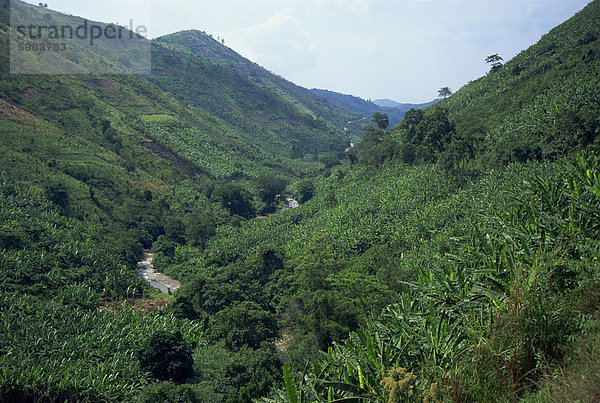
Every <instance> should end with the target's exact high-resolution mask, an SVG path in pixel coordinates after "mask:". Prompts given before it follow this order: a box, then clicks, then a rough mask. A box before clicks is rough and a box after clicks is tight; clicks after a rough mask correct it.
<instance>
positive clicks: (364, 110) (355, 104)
mask: <svg viewBox="0 0 600 403" xmlns="http://www.w3.org/2000/svg"><path fill="white" fill-rule="evenodd" d="M311 91H312V92H313V93H314V94H317V95H319V96H321V97H323V98H325V99H328V100H329V101H331V102H333V103H335V104H337V105H341V106H343V107H344V108H348V109H349V110H351V111H354V112H357V113H360V114H361V115H362V116H366V117H369V116H371V115H373V114H374V113H376V112H380V113H385V114H387V115H388V118H389V120H390V125H391V126H396V125H397V124H398V123H399V122H400V121H401V120H402V118H403V117H404V114H405V113H406V111H408V110H409V109H422V108H425V107H427V106H429V105H432V104H435V103H436V102H437V100H435V101H431V102H426V103H423V104H400V103H396V105H393V106H392V105H387V106H386V105H378V104H377V103H375V102H372V101H366V100H364V99H362V98H360V97H356V96H354V95H347V94H341V93H339V92H335V91H329V90H321V89H317V88H313V89H311Z"/></svg>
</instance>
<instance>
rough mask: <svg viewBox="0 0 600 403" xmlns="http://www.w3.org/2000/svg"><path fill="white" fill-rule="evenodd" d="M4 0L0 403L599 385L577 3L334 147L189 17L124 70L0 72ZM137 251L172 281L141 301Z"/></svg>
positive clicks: (584, 395) (585, 69)
mask: <svg viewBox="0 0 600 403" xmlns="http://www.w3.org/2000/svg"><path fill="white" fill-rule="evenodd" d="M7 3H8V2H6V1H1V2H0V10H1V12H2V14H1V15H2V17H3V24H4V25H2V26H0V29H1V32H0V39H2V41H0V55H1V58H0V68H1V69H2V72H3V74H2V76H1V77H2V78H0V117H1V119H0V132H1V133H2V136H1V139H0V166H2V171H1V173H0V323H3V326H2V327H0V400H2V401H32V400H33V401H36V400H37V401H63V400H77V401H143V402H155V401H190V402H195V401H207V402H218V401H227V402H247V401H252V400H253V399H256V400H258V401H265V402H266V401H269V402H280V401H281V402H284V401H291V402H334V401H381V402H385V401H388V402H396V401H411V400H415V401H428V402H432V401H511V400H524V401H547V400H554V401H555V400H565V401H574V400H580V401H589V400H593V399H595V398H596V397H597V396H598V394H599V393H600V391H599V390H598V384H600V382H599V381H600V380H599V379H598V373H599V371H600V368H599V367H598V356H599V355H600V327H599V324H598V318H599V316H598V302H599V299H600V278H599V277H598V268H599V267H598V266H599V261H598V256H599V253H600V242H599V239H600V237H599V235H600V234H599V233H598V232H599V230H600V158H599V157H598V140H597V135H598V133H600V122H599V121H598V116H600V99H598V93H599V92H598V83H599V80H598V71H600V65H599V64H600V59H598V58H597V57H596V54H597V53H598V52H600V48H599V46H600V41H599V40H598V32H599V30H600V20H599V17H598V16H599V15H600V2H599V1H598V0H596V1H594V2H592V3H590V5H588V7H587V8H586V9H585V10H583V11H582V12H581V13H579V14H578V15H576V16H575V17H574V18H572V19H571V20H569V21H567V22H566V23H564V24H563V25H561V26H559V27H557V28H556V29H555V30H553V31H552V32H550V33H549V34H548V35H546V36H544V37H543V38H542V39H541V40H540V42H539V43H538V44H536V45H534V46H533V47H532V48H531V49H529V50H527V51H524V52H523V53H522V54H520V55H518V56H517V57H516V58H515V59H513V60H511V61H508V62H506V64H504V65H502V66H498V67H495V68H493V70H492V71H490V73H489V74H488V75H486V76H485V77H482V78H480V79H478V80H476V81H474V82H472V83H471V84H469V85H467V86H465V87H464V88H462V89H461V90H459V91H458V92H457V93H456V94H454V95H452V96H450V97H448V98H447V99H445V100H443V101H441V102H439V103H438V104H436V105H434V106H432V107H429V108H426V109H424V110H414V109H413V110H410V111H408V112H407V114H406V116H405V119H404V120H403V121H402V122H401V123H400V124H399V125H397V126H395V127H392V128H391V129H388V125H389V117H388V116H385V115H383V114H381V113H380V114H376V115H375V116H373V120H372V121H371V122H370V123H372V124H370V125H368V126H366V127H365V128H364V138H363V140H362V141H361V142H360V143H359V144H357V146H356V147H355V148H354V149H351V150H349V151H348V152H346V153H343V150H344V148H345V147H347V145H348V144H347V143H348V139H347V138H344V137H343V136H341V135H340V134H338V131H339V129H340V126H339V125H340V124H342V125H343V123H344V122H345V119H350V118H353V117H354V116H353V115H352V116H349V115H344V114H343V113H344V112H343V111H342V112H340V110H339V109H336V107H334V106H331V104H328V103H321V102H322V101H319V100H318V99H317V98H315V97H313V96H312V95H310V93H308V91H306V90H303V89H300V88H298V87H295V86H293V85H292V84H291V83H288V82H287V81H285V80H283V79H281V78H278V77H274V76H271V75H269V73H268V72H266V71H265V70H264V69H261V68H259V67H258V66H255V65H252V64H251V63H249V62H248V61H247V60H245V59H243V58H241V57H240V56H239V55H236V54H234V53H233V52H232V51H230V50H229V49H228V48H226V47H224V46H223V45H221V44H218V43H217V42H216V41H214V40H213V39H211V38H209V37H208V36H206V35H204V34H202V33H200V32H197V31H187V32H183V33H178V34H173V35H170V36H168V37H165V38H161V39H159V40H157V41H154V42H153V43H152V51H153V56H155V57H153V69H154V72H153V74H152V75H150V76H148V77H143V76H139V77H135V76H101V77H98V76H48V77H40V76H15V75H12V76H11V75H8V74H4V73H5V72H8V60H7V59H8V58H7V54H8V43H7V42H6V39H7V36H6V32H7V30H8V25H7V19H6V16H7ZM37 10H42V12H43V10H44V9H42V8H39V9H38V8H35V7H32V8H31V12H32V13H35V12H37ZM56 18H67V16H64V17H63V16H60V15H59V16H58V17H56ZM323 102H324V101H323ZM340 133H341V131H340ZM343 154H345V158H342V157H344V155H343ZM286 196H292V197H295V199H296V200H298V201H299V202H300V203H301V206H300V207H298V208H294V209H289V210H287V211H285V212H283V213H280V214H270V213H273V212H275V211H276V210H278V209H280V208H281V205H282V203H283V199H284V197H286ZM145 249H146V250H149V249H151V250H152V251H153V252H155V253H156V255H155V257H154V265H155V267H156V268H157V270H159V271H161V272H164V273H166V274H168V275H170V276H173V277H175V278H177V279H178V280H180V281H181V282H182V283H183V286H182V287H181V288H180V289H179V290H177V291H176V292H175V293H174V294H173V295H168V296H163V298H166V299H167V300H168V302H169V303H168V305H167V306H166V307H165V308H162V309H157V310H150V311H148V310H145V312H144V311H140V310H137V309H134V307H135V306H139V305H136V304H139V303H140V301H141V302H142V304H143V303H146V304H148V305H150V304H151V302H152V301H156V300H157V297H158V294H157V293H156V291H153V290H151V289H150V287H149V286H148V285H147V284H146V283H144V282H143V281H142V280H141V279H140V278H139V277H137V275H136V272H135V265H136V262H137V261H138V260H140V258H141V256H142V254H143V253H144V250H145Z"/></svg>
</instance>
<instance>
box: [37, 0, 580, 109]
mask: <svg viewBox="0 0 600 403" xmlns="http://www.w3.org/2000/svg"><path fill="white" fill-rule="evenodd" d="M46 1H48V5H49V7H50V8H51V9H55V10H59V11H63V12H70V13H71V14H74V15H80V16H85V17H88V18H89V19H93V20H101V21H105V22H118V23H121V24H125V23H128V21H129V19H133V20H134V21H135V22H136V23H137V22H138V21H141V23H143V24H145V25H149V30H150V33H151V36H152V37H156V36H160V35H164V34H167V33H172V32H177V31H181V30H184V29H192V28H194V29H200V30H202V31H206V33H210V34H213V35H214V37H215V38H216V37H217V36H218V37H220V38H224V39H225V45H227V46H229V47H231V48H232V49H234V50H235V51H237V52H238V53H240V54H241V55H242V56H245V57H247V58H249V59H250V60H252V61H255V62H257V63H258V64H260V65H262V66H264V67H266V68H267V69H269V70H271V71H272V72H274V73H277V74H279V75H281V76H283V77H285V78H287V79H289V80H291V81H293V82H295V83H296V84H299V85H302V86H304V87H307V88H313V87H316V88H325V89H330V90H333V91H339V92H343V93H348V94H353V95H357V96H360V97H362V98H370V99H376V98H390V99H394V100H396V101H400V102H425V101H429V100H431V99H433V98H435V97H436V96H437V90H438V89H439V88H441V87H444V86H449V87H451V88H452V89H453V90H458V89H459V88H460V87H461V86H462V85H464V84H466V83H467V82H469V81H470V80H474V79H476V78H478V77H480V76H482V75H483V74H485V73H486V72H487V71H488V66H486V64H485V62H484V59H485V57H486V56H488V55H490V54H493V53H499V54H500V55H501V56H502V57H504V59H505V60H508V59H510V58H512V57H514V56H515V55H516V54H518V53H519V52H520V51H521V50H523V49H526V48H527V47H529V46H530V45H532V44H534V43H535V42H537V40H538V39H539V38H540V37H541V36H542V35H543V34H544V33H546V32H548V31H549V30H550V29H551V28H553V27H554V26H556V25H558V24H560V23H561V22H563V21H565V20H566V19H568V18H570V17H571V16H573V15H574V14H575V13H576V12H577V11H579V10H581V9H582V8H583V7H584V6H585V5H586V4H587V3H589V0H150V1H148V0H146V1H139V0H118V1H117V0H100V1H98V0H94V1H88V0H44V2H46ZM28 2H32V3H34V4H37V3H38V1H37V0H36V1H29V0H28ZM150 14H151V17H149V15H150ZM149 18H151V22H148V19H149ZM127 25H128V24H127Z"/></svg>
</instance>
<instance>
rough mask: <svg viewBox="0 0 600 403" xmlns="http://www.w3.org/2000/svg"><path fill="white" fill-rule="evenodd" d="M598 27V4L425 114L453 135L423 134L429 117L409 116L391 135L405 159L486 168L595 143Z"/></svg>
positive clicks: (560, 153)
mask: <svg viewBox="0 0 600 403" xmlns="http://www.w3.org/2000/svg"><path fill="white" fill-rule="evenodd" d="M599 25H600V5H599V4H598V2H595V1H594V2H591V3H590V4H589V5H588V6H587V7H586V9H585V10H584V11H582V12H580V13H578V14H576V15H575V16H574V17H573V18H571V19H570V20H568V21H566V22H565V23H563V24H561V25H559V26H558V27H556V28H555V29H553V30H552V31H550V32H549V33H548V34H546V35H544V36H543V37H542V38H541V39H540V40H539V41H538V43H536V44H535V45H533V46H532V47H530V48H529V49H527V50H525V51H523V52H521V53H520V54H519V55H517V56H516V57H515V58H513V59H512V60H510V61H508V62H507V63H505V64H504V65H503V66H502V67H500V68H498V69H493V70H491V71H490V72H489V73H488V74H487V75H486V76H484V77H481V78H479V79H477V80H475V81H473V82H471V83H469V85H466V86H465V87H463V88H462V89H460V90H459V91H458V92H456V93H455V94H454V95H453V96H452V97H450V98H449V99H447V100H445V101H442V102H440V103H439V104H438V106H437V107H436V108H431V109H430V112H429V114H427V113H426V114H425V117H426V118H428V119H429V120H430V122H429V123H431V124H435V121H437V122H441V121H443V120H444V119H446V120H448V121H449V122H450V124H451V125H452V127H451V128H450V127H448V130H445V131H444V130H442V131H439V132H438V133H433V131H432V130H429V129H427V128H425V127H424V126H425V125H426V122H424V123H423V124H422V125H421V128H418V127H417V126H418V125H419V124H420V123H421V122H422V121H423V116H422V115H421V114H419V113H415V114H411V115H410V118H409V119H408V122H406V121H405V122H403V124H401V125H399V126H398V128H397V130H395V132H394V133H392V136H394V137H397V138H398V139H399V140H400V143H403V148H402V149H401V150H400V154H402V155H403V157H402V158H403V159H404V160H405V161H410V160H413V159H414V158H415V157H416V159H417V160H419V159H420V160H429V161H435V160H438V159H440V158H441V159H442V160H443V161H442V165H446V166H454V167H456V166H459V165H462V164H463V163H464V160H466V159H471V158H475V159H477V160H478V163H479V164H482V165H486V166H501V165H503V164H505V163H507V162H510V161H521V162H522V161H527V160H537V161H540V160H542V159H554V158H558V157H560V156H563V155H566V154H568V153H569V152H571V151H573V150H576V149H581V148H584V147H586V146H587V145H589V144H591V143H593V142H594V141H595V140H596V139H597V136H598V134H599V132H598V126H599V120H598V119H599V118H598V116H600V110H599V109H598V101H599V98H598V94H599V91H598V85H599V80H598V77H599V76H598V74H599V71H600V69H599V67H598V66H599V55H600V41H599V40H598V38H599V37H600V33H599V28H598V27H599ZM433 115H437V117H434V116H433ZM442 115H443V116H442ZM440 119H441V120H440ZM429 123H427V124H429ZM431 124H430V126H431ZM428 130H429V133H427V131H428ZM415 136H416V137H415ZM427 137H430V138H432V137H435V138H437V140H436V141H437V142H438V144H437V145H436V146H435V147H434V148H435V150H431V147H429V145H427V144H426V143H424V142H423V141H422V139H424V138H427ZM419 147H421V148H429V151H427V152H425V151H424V150H423V149H421V150H419ZM431 151H434V152H433V154H437V155H432V153H431Z"/></svg>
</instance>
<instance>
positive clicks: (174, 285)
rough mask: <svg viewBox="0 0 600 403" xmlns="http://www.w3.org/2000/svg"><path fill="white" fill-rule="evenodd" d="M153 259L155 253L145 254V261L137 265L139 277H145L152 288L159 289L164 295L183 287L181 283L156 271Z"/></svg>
mask: <svg viewBox="0 0 600 403" xmlns="http://www.w3.org/2000/svg"><path fill="white" fill-rule="evenodd" d="M153 258H154V253H146V254H144V260H142V261H141V262H138V264H137V272H138V276H140V277H143V278H144V280H146V281H147V282H148V284H150V286H152V287H154V288H157V289H159V290H160V291H161V292H164V293H170V292H172V291H175V290H177V289H178V288H179V287H181V283H180V282H179V281H177V280H175V279H174V278H171V277H169V276H167V275H166V274H162V273H159V272H157V271H154V266H152V259H153Z"/></svg>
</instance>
